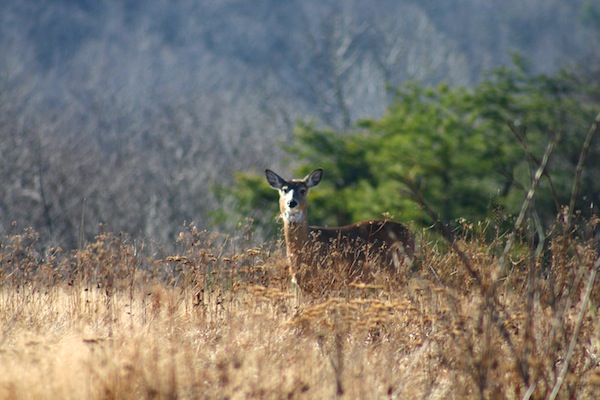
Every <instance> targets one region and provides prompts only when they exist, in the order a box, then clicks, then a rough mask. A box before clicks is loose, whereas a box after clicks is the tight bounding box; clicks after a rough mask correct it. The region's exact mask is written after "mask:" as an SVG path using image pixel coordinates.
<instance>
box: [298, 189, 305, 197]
mask: <svg viewBox="0 0 600 400" xmlns="http://www.w3.org/2000/svg"><path fill="white" fill-rule="evenodd" d="M298 191H299V192H300V194H301V195H302V196H304V195H305V194H306V189H304V188H302V189H300V190H298Z"/></svg>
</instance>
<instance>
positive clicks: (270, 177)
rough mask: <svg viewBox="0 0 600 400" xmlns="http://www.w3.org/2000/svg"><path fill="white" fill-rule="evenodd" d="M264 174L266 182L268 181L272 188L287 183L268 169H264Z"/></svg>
mask: <svg viewBox="0 0 600 400" xmlns="http://www.w3.org/2000/svg"><path fill="white" fill-rule="evenodd" d="M265 175H266V176H267V182H269V185H270V186H271V187H272V188H273V189H276V190H279V189H281V188H282V187H283V186H285V185H286V184H287V182H286V181H285V179H283V178H282V177H280V176H279V175H277V174H276V173H275V172H273V171H271V170H270V169H267V170H265Z"/></svg>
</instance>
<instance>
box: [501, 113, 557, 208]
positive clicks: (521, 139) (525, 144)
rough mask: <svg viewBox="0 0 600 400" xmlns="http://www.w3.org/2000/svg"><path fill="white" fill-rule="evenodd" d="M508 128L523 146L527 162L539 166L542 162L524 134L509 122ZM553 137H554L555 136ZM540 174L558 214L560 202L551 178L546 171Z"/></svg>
mask: <svg viewBox="0 0 600 400" xmlns="http://www.w3.org/2000/svg"><path fill="white" fill-rule="evenodd" d="M508 127H509V128H510V130H511V131H512V132H513V133H514V135H515V137H516V138H517V140H518V141H519V142H520V143H521V145H522V146H523V149H524V150H525V153H526V154H527V158H529V161H530V162H531V163H534V164H536V165H537V166H539V165H541V164H542V162H541V161H540V159H538V158H537V157H536V156H535V155H534V154H533V153H532V152H531V148H530V147H529V142H528V141H527V137H526V136H525V134H524V133H523V132H521V131H519V130H518V129H517V128H516V127H515V126H514V125H513V124H511V123H510V122H509V123H508ZM554 136H556V134H555V135H554ZM542 173H543V176H545V177H546V179H547V180H548V186H550V191H551V192H552V197H553V198H554V206H555V207H556V211H557V212H558V211H560V200H559V198H558V194H557V193H556V189H555V188H554V183H553V182H552V177H551V176H550V174H549V173H548V171H546V170H545V169H544V171H543V172H542Z"/></svg>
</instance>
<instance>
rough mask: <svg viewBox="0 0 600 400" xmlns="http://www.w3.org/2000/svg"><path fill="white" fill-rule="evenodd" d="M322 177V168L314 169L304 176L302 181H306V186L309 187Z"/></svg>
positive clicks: (317, 182)
mask: <svg viewBox="0 0 600 400" xmlns="http://www.w3.org/2000/svg"><path fill="white" fill-rule="evenodd" d="M322 177H323V169H322V168H319V169H315V170H314V171H313V172H311V173H310V174H308V175H307V176H306V177H305V178H304V183H306V186H308V187H309V188H311V187H315V186H317V185H318V184H319V182H321V178H322Z"/></svg>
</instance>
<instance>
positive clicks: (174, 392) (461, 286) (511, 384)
mask: <svg viewBox="0 0 600 400" xmlns="http://www.w3.org/2000/svg"><path fill="white" fill-rule="evenodd" d="M561 221H562V220H559V222H558V224H557V227H556V228H555V231H554V232H553V233H552V234H551V235H550V237H551V238H552V239H551V241H550V242H549V245H548V246H547V248H548V249H547V251H545V252H543V253H541V254H539V255H537V256H536V255H535V248H532V247H531V246H529V244H528V242H527V231H526V230H524V231H521V232H517V234H515V236H514V237H515V241H514V243H515V244H514V246H513V247H512V249H511V250H510V252H508V253H507V254H508V256H507V262H506V265H505V266H504V267H502V268H499V264H498V260H499V258H500V257H501V256H502V254H503V251H504V249H505V247H504V246H505V243H506V239H507V238H506V236H503V234H501V233H499V232H500V231H496V230H495V228H494V226H493V224H491V223H489V224H476V225H469V224H468V223H466V222H465V223H464V224H463V226H462V229H461V234H460V235H458V237H457V238H455V239H454V241H453V242H452V246H449V245H448V243H447V242H443V241H441V240H439V239H435V236H433V235H431V234H429V233H427V232H425V233H423V234H422V235H420V238H419V242H420V249H419V259H418V262H417V263H415V265H414V266H413V267H412V269H410V270H408V269H407V270H404V271H402V272H401V273H400V274H399V275H392V274H391V273H389V272H387V271H384V270H381V271H378V270H373V273H372V274H369V275H368V276H366V275H364V276H362V277H361V281H351V280H348V279H347V277H344V276H342V275H341V274H342V272H339V274H338V272H334V273H332V272H331V271H322V273H318V272H317V273H315V274H313V275H312V276H311V279H312V282H311V286H310V288H312V289H313V290H308V289H305V290H304V291H303V292H302V294H301V296H298V295H297V294H296V293H295V291H294V288H293V287H291V286H290V283H289V276H288V272H287V271H288V269H287V265H286V262H285V259H284V258H283V257H282V256H281V254H280V253H278V252H275V253H269V252H268V251H267V250H265V249H262V248H247V246H246V245H245V244H244V242H243V241H239V242H236V241H233V240H231V239H228V238H225V237H221V236H217V235H211V234H210V233H207V232H200V231H198V230H196V229H195V228H194V227H188V229H187V230H186V231H185V232H183V233H182V234H181V237H180V239H179V241H178V243H177V246H178V248H179V251H178V252H177V254H171V255H166V256H162V255H157V254H149V252H148V251H147V250H146V249H144V247H143V245H142V244H139V243H134V242H131V241H130V240H129V239H128V238H127V237H125V236H121V235H114V234H110V233H101V234H100V235H99V236H98V237H97V239H96V241H95V242H93V243H88V244H86V245H85V246H83V247H82V248H81V249H79V250H78V251H75V252H64V251H62V250H61V249H58V248H56V249H41V248H40V244H39V242H38V238H37V235H36V233H35V232H32V231H25V232H23V233H21V234H17V235H13V236H10V237H5V238H3V239H2V248H1V251H0V267H1V270H0V271H1V276H0V284H1V286H0V326H1V329H0V398H6V399H133V398H135V399H138V398H152V399H176V398H177V399H196V398H223V399H224V398H231V399H235V398H263V399H271V398H278V399H279V398H315V399H316V398H318V399H321V398H336V397H339V398H434V399H436V398H443V399H448V398H449V399H452V398H455V399H463V398H508V399H513V398H540V399H546V398H590V399H592V398H599V397H600V318H599V317H598V306H599V304H600V291H599V290H598V280H599V279H598V278H597V277H596V275H597V272H598V269H599V268H600V267H599V265H600V261H599V260H600V259H599V257H598V252H597V250H596V247H595V243H594V240H593V235H592V234H591V232H593V231H594V229H595V227H596V224H597V223H598V221H597V220H591V221H586V222H585V223H580V224H572V223H569V229H568V230H566V226H565V225H564V223H563V222H561ZM574 227H575V228H574ZM465 263H468V265H465ZM340 271H342V269H340ZM310 288H309V289H310ZM319 288H327V290H318V289H319Z"/></svg>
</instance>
